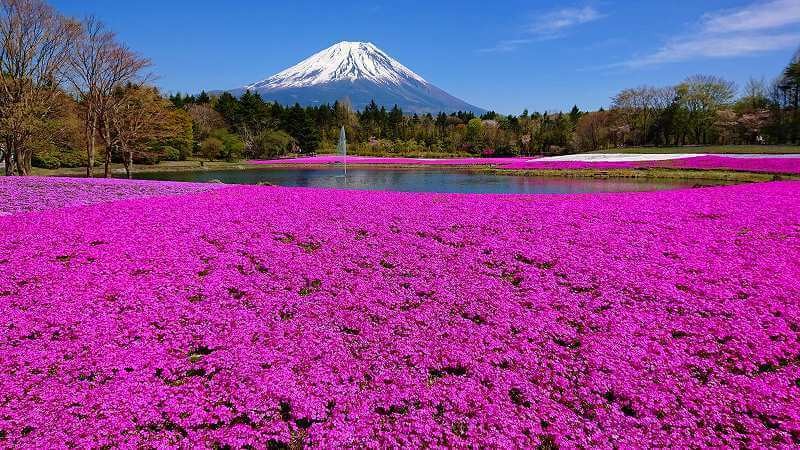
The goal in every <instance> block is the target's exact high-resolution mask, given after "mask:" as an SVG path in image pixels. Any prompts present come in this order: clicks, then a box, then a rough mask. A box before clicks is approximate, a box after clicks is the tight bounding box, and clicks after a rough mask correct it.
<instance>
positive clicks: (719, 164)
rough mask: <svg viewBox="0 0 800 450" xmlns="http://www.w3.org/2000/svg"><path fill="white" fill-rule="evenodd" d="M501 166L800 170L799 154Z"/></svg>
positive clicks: (538, 162) (710, 156) (558, 162)
mask: <svg viewBox="0 0 800 450" xmlns="http://www.w3.org/2000/svg"><path fill="white" fill-rule="evenodd" d="M501 167H502V168H504V169H552V170H559V169H561V170H569V169H641V168H650V167H654V168H658V167H662V168H674V169H702V170H709V169H720V170H736V171H747V172H770V173H800V157H797V158H774V157H773V158H769V157H767V158H757V157H753V158H741V157H729V156H713V155H707V156H694V157H687V158H679V159H670V160H664V161H622V162H612V161H599V162H584V161H536V160H526V161H515V162H512V163H510V164H505V165H502V166H501Z"/></svg>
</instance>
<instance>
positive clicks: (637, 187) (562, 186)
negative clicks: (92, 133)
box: [135, 168, 723, 194]
mask: <svg viewBox="0 0 800 450" xmlns="http://www.w3.org/2000/svg"><path fill="white" fill-rule="evenodd" d="M135 176H136V178H139V179H148V180H171V181H198V182H207V181H211V180H219V181H221V182H223V183H226V184H257V183H270V184H275V185H279V186H300V187H326V188H338V189H365V190H391V191H409V192H458V193H497V194H503V193H506V194H569V193H579V192H630V191H658V190H666V189H680V188H690V187H695V186H697V185H719V184H723V183H719V182H714V181H708V180H683V179H652V178H650V179H644V178H642V179H637V178H610V179H603V178H566V177H526V176H514V175H497V174H491V173H483V172H470V171H466V170H458V169H401V168H353V169H349V170H348V171H347V178H344V177H343V176H342V169H341V168H263V169H247V170H208V171H193V172H166V173H165V172H161V173H139V174H136V175H135Z"/></svg>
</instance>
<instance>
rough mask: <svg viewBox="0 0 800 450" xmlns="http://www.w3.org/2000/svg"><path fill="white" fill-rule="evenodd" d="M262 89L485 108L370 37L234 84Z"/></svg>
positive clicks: (291, 97)
mask: <svg viewBox="0 0 800 450" xmlns="http://www.w3.org/2000/svg"><path fill="white" fill-rule="evenodd" d="M247 90H250V91H255V92H258V93H259V94H260V95H261V96H262V98H264V100H268V101H277V102H279V103H283V104H294V103H300V104H302V105H319V104H325V103H328V104H332V103H334V102H335V101H337V100H343V99H347V101H349V102H350V103H351V104H352V105H353V107H354V108H356V109H363V108H364V107H365V106H366V105H367V104H369V103H370V102H371V101H373V100H374V101H375V102H376V103H378V104H379V105H382V106H385V107H386V108H391V107H392V106H394V105H395V104H396V105H398V106H399V107H400V108H402V109H403V110H404V111H406V112H410V113H438V112H440V111H444V112H453V111H473V112H476V113H481V112H484V111H485V110H484V109H482V108H479V107H476V106H473V105H470V104H469V103H467V102H465V101H463V100H461V99H458V98H456V97H453V96H452V95H450V94H448V93H447V92H445V91H443V90H441V89H439V88H437V87H436V86H434V85H432V84H430V83H428V82H427V81H425V79H424V78H422V77H421V76H419V75H417V74H416V73H414V72H413V71H411V70H410V69H409V68H407V67H406V66H404V65H403V64H401V63H400V62H398V61H397V60H395V59H393V58H392V57H390V56H389V55H387V54H386V53H385V52H384V51H382V50H380V49H379V48H378V47H376V46H375V45H373V44H372V43H369V42H340V43H338V44H335V45H333V46H331V47H329V48H326V49H325V50H322V51H321V52H318V53H315V54H314V55H312V56H310V57H309V58H307V59H305V60H303V61H301V62H300V63H298V64H296V65H294V66H292V67H290V68H288V69H286V70H283V71H281V72H279V73H277V74H275V75H273V76H271V77H269V78H267V79H265V80H262V81H259V82H256V83H252V84H249V85H247V86H244V87H242V88H239V89H232V90H229V91H228V92H231V93H232V94H234V95H241V94H242V93H244V92H245V91H247Z"/></svg>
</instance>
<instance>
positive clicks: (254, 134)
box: [170, 60, 800, 159]
mask: <svg viewBox="0 0 800 450" xmlns="http://www.w3.org/2000/svg"><path fill="white" fill-rule="evenodd" d="M737 93H738V89H737V87H736V86H735V84H734V83H733V82H730V81H727V80H725V79H723V78H721V77H717V76H710V75H695V76H691V77H688V78H687V79H685V80H684V81H682V82H681V83H679V84H677V85H675V86H664V87H653V86H640V87H636V88H630V89H624V90H622V91H621V92H619V93H618V94H617V95H615V96H614V97H613V98H612V101H611V106H610V108H609V109H608V110H605V109H603V108H601V109H600V110H598V111H591V112H584V111H581V110H580V109H579V108H578V107H577V106H573V108H572V109H571V110H570V111H569V112H568V113H563V112H556V113H548V112H544V113H539V112H534V113H529V112H528V111H527V110H525V111H523V112H522V114H520V115H503V114H498V113H496V112H494V111H490V112H487V113H484V114H482V115H480V116H476V115H474V114H473V113H471V112H456V113H450V114H446V113H439V114H437V115H432V114H407V113H405V112H404V111H402V109H400V108H399V107H398V106H397V105H395V106H394V107H393V108H391V109H386V108H385V107H383V106H379V105H377V104H376V103H375V102H372V103H370V104H369V105H368V106H367V107H366V108H365V109H364V110H363V111H353V110H352V109H351V108H350V106H349V104H348V103H347V102H346V101H344V102H336V103H334V104H333V105H319V106H310V107H305V108H304V107H301V106H300V105H297V104H295V105H294V106H292V107H285V106H282V105H280V104H277V103H272V102H266V101H264V100H262V98H261V97H260V96H259V95H258V94H257V93H253V92H249V91H248V92H245V93H244V94H243V95H242V96H241V97H239V98H236V97H234V96H232V95H230V94H228V93H223V94H221V95H220V96H209V95H208V94H206V93H201V95H200V96H198V97H197V98H195V97H194V96H182V95H181V94H177V95H174V96H171V97H170V100H171V101H172V103H173V105H175V106H176V107H177V108H183V109H186V110H187V111H189V113H190V115H191V116H192V119H193V123H194V124H195V139H196V140H198V142H200V143H201V144H200V147H201V148H202V149H207V150H208V151H205V150H204V151H203V154H205V155H206V156H208V157H224V158H238V157H245V158H256V159H258V158H272V157H277V156H281V155H283V154H286V153H294V152H299V151H303V152H316V151H324V152H330V151H334V149H335V147H336V140H337V138H338V130H339V127H341V126H345V128H346V130H347V135H348V142H349V143H350V146H351V148H352V151H353V152H354V153H358V154H362V155H392V154H396V155H409V154H415V155H416V154H443V155H444V154H472V155H482V156H489V155H498V156H500V155H537V154H563V153H569V152H578V151H592V150H599V149H607V148H617V147H636V146H684V145H733V144H797V143H798V142H799V141H800V109H799V108H798V106H800V105H799V104H800V62H798V61H797V60H795V61H793V62H792V63H790V64H789V65H788V66H787V68H786V70H785V71H784V72H783V73H782V75H781V76H780V77H779V78H778V80H776V81H775V82H774V83H772V84H767V83H766V82H764V81H763V80H756V79H751V80H749V81H748V82H747V84H746V85H745V86H744V88H743V89H742V91H741V94H739V95H737ZM226 133H232V134H234V135H235V136H236V138H237V142H238V146H237V147H236V151H237V152H240V153H231V152H230V151H226V150H224V149H225V146H224V145H221V144H220V142H218V141H220V136H225V135H226ZM209 140H210V141H211V142H212V143H213V144H214V145H208V142H209Z"/></svg>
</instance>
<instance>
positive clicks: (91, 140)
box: [86, 112, 97, 178]
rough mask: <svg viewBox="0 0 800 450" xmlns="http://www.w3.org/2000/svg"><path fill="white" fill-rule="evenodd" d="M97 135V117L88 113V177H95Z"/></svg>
mask: <svg viewBox="0 0 800 450" xmlns="http://www.w3.org/2000/svg"><path fill="white" fill-rule="evenodd" d="M96 133H97V117H95V115H94V113H91V112H87V113H86V141H87V142H86V176H87V177H88V178H92V177H93V176H94V149H95V139H96Z"/></svg>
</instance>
